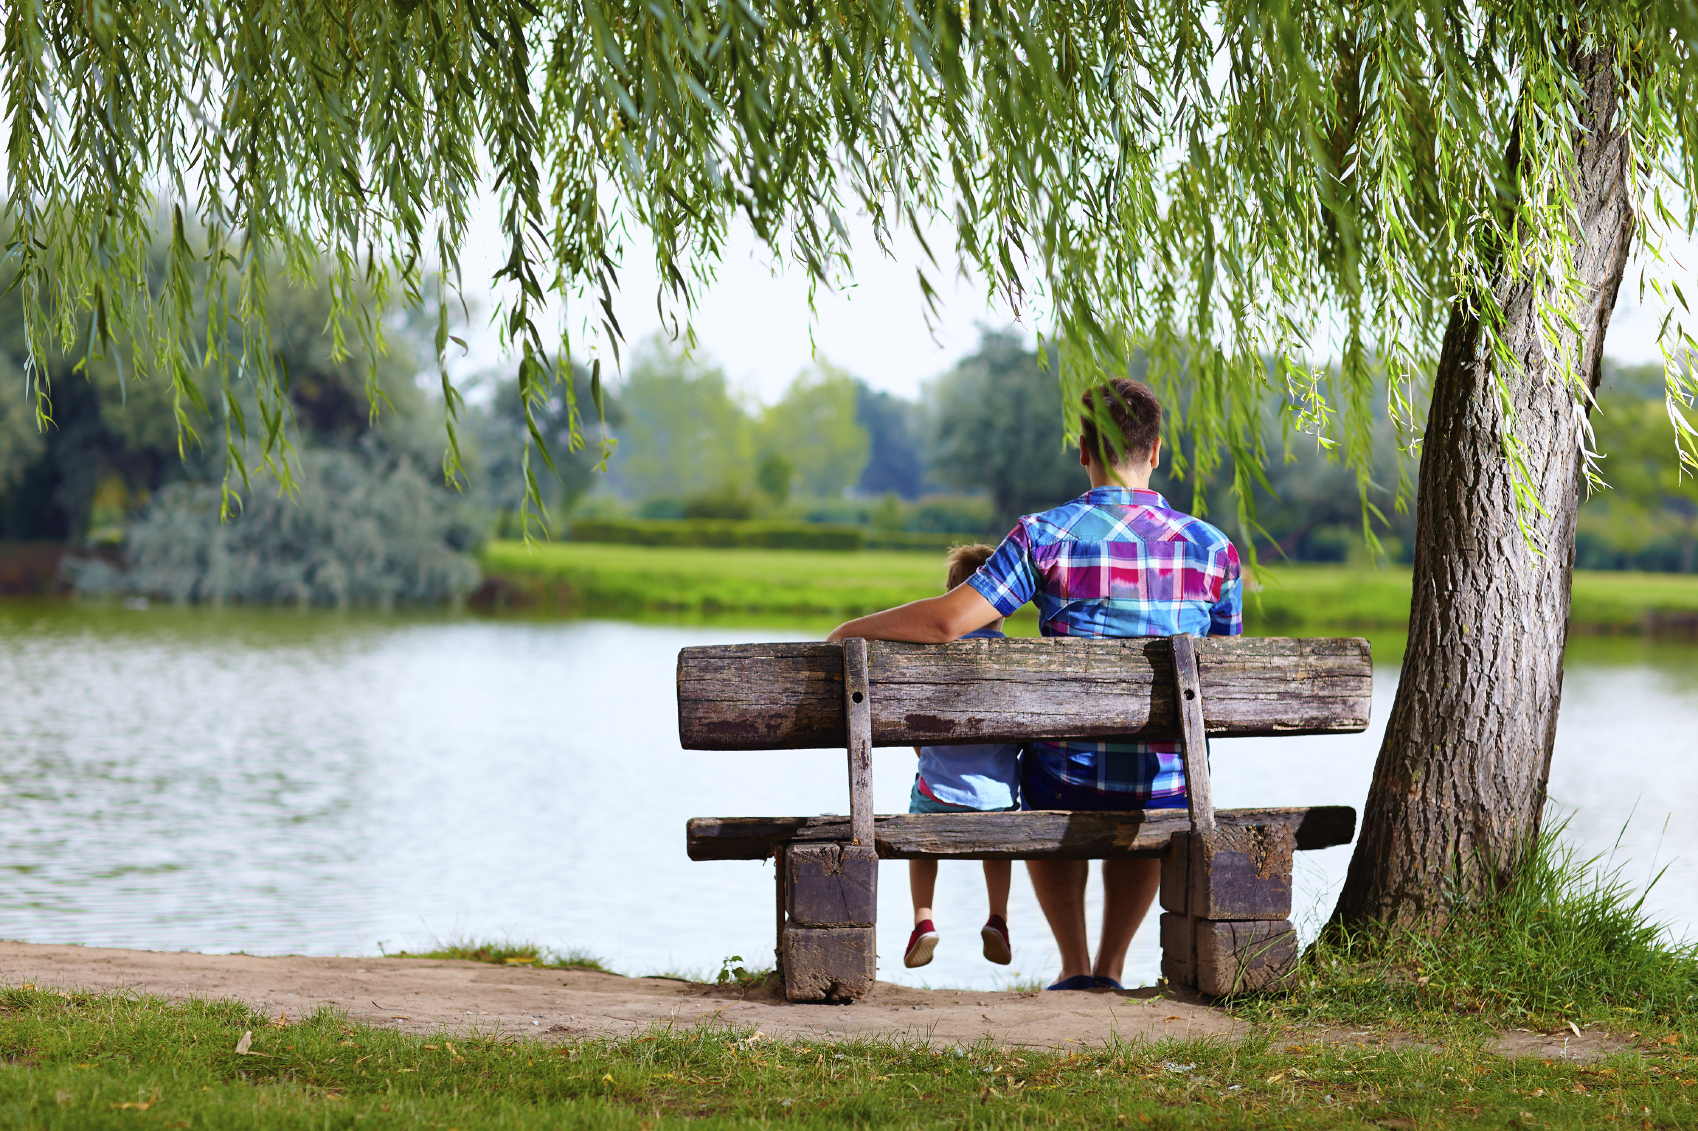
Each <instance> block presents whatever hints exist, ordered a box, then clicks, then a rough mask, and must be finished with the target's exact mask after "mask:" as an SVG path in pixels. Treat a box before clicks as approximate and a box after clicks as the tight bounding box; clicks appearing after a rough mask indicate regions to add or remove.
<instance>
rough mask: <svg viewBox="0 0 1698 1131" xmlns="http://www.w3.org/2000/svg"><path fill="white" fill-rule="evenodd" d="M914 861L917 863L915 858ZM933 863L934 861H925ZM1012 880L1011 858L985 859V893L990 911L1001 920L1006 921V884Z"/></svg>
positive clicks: (1012, 863)
mask: <svg viewBox="0 0 1698 1131" xmlns="http://www.w3.org/2000/svg"><path fill="white" fill-rule="evenodd" d="M914 863H916V864H918V863H919V861H918V860H916V861H914ZM926 863H928V864H930V863H934V861H930V860H928V861H926ZM1013 880H1014V862H1013V861H1012V860H986V861H985V894H987V895H989V896H990V913H991V914H992V915H1001V916H1002V919H1003V922H1007V921H1008V886H1009V884H1010V883H1012V882H1013Z"/></svg>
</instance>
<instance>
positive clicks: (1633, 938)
mask: <svg viewBox="0 0 1698 1131" xmlns="http://www.w3.org/2000/svg"><path fill="white" fill-rule="evenodd" d="M1562 832H1563V829H1562V826H1561V825H1558V826H1557V827H1556V828H1550V829H1546V830H1544V831H1543V832H1541V833H1540V835H1539V843H1538V845H1537V848H1536V850H1535V851H1534V852H1532V853H1529V854H1528V858H1527V862H1526V865H1525V867H1524V868H1523V869H1522V870H1521V871H1520V873H1519V874H1518V875H1517V877H1516V878H1515V880H1514V881H1513V882H1510V883H1507V884H1506V885H1505V886H1504V887H1503V888H1502V889H1501V890H1499V891H1496V892H1493V893H1488V894H1486V895H1483V896H1479V897H1475V898H1472V899H1470V900H1468V901H1466V902H1462V903H1459V904H1457V905H1456V906H1454V907H1453V908H1452V909H1451V914H1450V918H1449V919H1448V920H1447V921H1446V922H1445V923H1444V924H1443V925H1442V926H1440V927H1438V928H1436V929H1414V930H1404V929H1395V928H1380V927H1372V928H1369V929H1368V930H1367V931H1365V932H1363V933H1351V932H1350V931H1349V930H1347V929H1345V928H1339V927H1333V928H1330V931H1331V932H1332V933H1331V934H1330V935H1328V936H1326V937H1324V938H1323V940H1322V942H1320V943H1319V944H1317V945H1316V946H1315V947H1314V948H1313V949H1312V950H1311V952H1310V953H1309V954H1308V955H1307V956H1306V957H1305V959H1304V966H1303V968H1302V970H1301V972H1300V974H1299V976H1298V981H1297V986H1296V989H1295V992H1293V993H1292V994H1290V995H1289V996H1288V997H1269V998H1267V999H1265V1000H1264V1001H1262V1002H1261V1003H1260V1004H1259V1007H1258V1009H1257V1013H1258V1015H1260V1016H1263V1017H1264V1018H1266V1019H1269V1020H1279V1021H1282V1022H1297V1023H1302V1024H1315V1023H1345V1024H1349V1025H1352V1026H1355V1025H1364V1024H1370V1025H1371V1024H1382V1023H1385V1022H1387V1021H1396V1022H1398V1023H1409V1022H1421V1023H1426V1024H1428V1025H1438V1026H1441V1027H1442V1026H1449V1025H1452V1024H1454V1023H1456V1021H1457V1020H1458V1019H1462V1020H1464V1021H1467V1022H1472V1023H1474V1024H1476V1025H1478V1026H1480V1027H1483V1028H1485V1029H1487V1030H1495V1029H1501V1028H1511V1027H1520V1028H1528V1027H1532V1028H1546V1029H1550V1028H1561V1027H1562V1026H1563V1025H1564V1024H1566V1023H1575V1024H1576V1025H1577V1026H1581V1027H1584V1026H1590V1025H1599V1026H1608V1027H1610V1028H1617V1027H1632V1028H1634V1029H1639V1030H1645V1031H1648V1032H1654V1031H1659V1030H1667V1029H1670V1028H1681V1027H1683V1026H1688V1025H1691V1024H1693V1023H1694V1021H1695V1020H1698V942H1690V941H1688V942H1675V941H1672V940H1671V939H1670V938H1669V937H1668V934H1667V931H1666V930H1665V929H1664V928H1663V927H1661V926H1660V925H1659V924H1657V923H1654V922H1652V921H1650V920H1649V919H1648V918H1647V916H1646V913H1645V909H1644V894H1643V893H1642V892H1641V893H1635V892H1634V891H1633V890H1632V889H1631V888H1630V887H1629V885H1628V884H1627V883H1626V882H1625V881H1624V880H1623V879H1622V878H1621V868H1620V866H1616V867H1614V868H1611V867H1608V866H1606V865H1605V863H1604V861H1603V858H1602V857H1593V858H1591V859H1582V858H1581V857H1579V856H1578V855H1576V853H1575V851H1574V849H1573V848H1572V847H1571V846H1570V845H1567V844H1565V843H1564V842H1563V840H1562Z"/></svg>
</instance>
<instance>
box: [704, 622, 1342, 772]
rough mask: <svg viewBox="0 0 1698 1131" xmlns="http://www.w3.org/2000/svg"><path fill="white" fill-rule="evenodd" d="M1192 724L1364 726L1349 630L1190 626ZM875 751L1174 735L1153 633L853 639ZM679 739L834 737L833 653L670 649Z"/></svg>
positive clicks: (820, 649) (1256, 729)
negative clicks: (1194, 635) (1195, 698)
mask: <svg viewBox="0 0 1698 1131" xmlns="http://www.w3.org/2000/svg"><path fill="white" fill-rule="evenodd" d="M1196 650H1197V660H1198V669H1199V674H1200V679H1201V684H1202V694H1203V722H1204V728H1205V729H1206V730H1207V732H1208V733H1209V734H1210V735H1214V736H1217V737H1227V736H1234V737H1238V736H1251V735H1300V734H1348V733H1355V732H1358V731H1362V730H1365V729H1366V728H1367V726H1368V711H1369V705H1370V702H1371V699H1372V692H1373V665H1372V658H1371V655H1370V652H1369V648H1368V642H1367V641H1366V640H1363V639H1359V638H1327V637H1310V638H1301V639H1297V638H1287V637H1247V636H1234V637H1222V636H1211V637H1202V638H1200V639H1198V640H1197V641H1196ZM868 661H869V668H870V674H871V691H872V693H871V699H872V733H873V744H874V745H875V746H905V745H910V744H918V745H945V744H949V743H965V742H990V741H1022V740H1026V739H1034V738H1058V737H1073V738H1090V737H1111V736H1124V737H1131V738H1139V739H1145V740H1171V739H1176V738H1177V737H1178V736H1179V727H1178V720H1177V718H1176V712H1175V709H1174V690H1173V646H1172V644H1170V643H1169V641H1168V639H1167V638H1166V637H1135V638H1130V639H1081V638H1067V637H1049V638H1039V639H1009V640H958V641H955V642H953V643H950V644H929V645H928V644H897V643H891V642H888V641H871V642H869V643H868ZM678 736H679V741H680V742H681V743H682V744H683V746H684V747H685V749H689V750H777V749H819V748H830V747H842V746H844V745H845V744H846V741H847V736H846V732H845V723H844V708H843V650H842V648H841V646H840V645H836V644H816V643H788V644H734V645H721V646H712V647H699V648H685V649H683V650H682V651H680V652H679V654H678Z"/></svg>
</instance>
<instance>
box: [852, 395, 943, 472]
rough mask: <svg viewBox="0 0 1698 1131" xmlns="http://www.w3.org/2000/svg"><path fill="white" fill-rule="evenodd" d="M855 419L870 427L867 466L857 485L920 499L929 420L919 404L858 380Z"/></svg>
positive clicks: (866, 427) (927, 455) (868, 430)
mask: <svg viewBox="0 0 1698 1131" xmlns="http://www.w3.org/2000/svg"><path fill="white" fill-rule="evenodd" d="M857 388H858V395H857V399H856V401H855V419H856V420H857V421H858V422H860V425H861V427H862V428H865V429H866V430H867V440H868V445H869V446H868V449H867V466H866V468H865V469H864V470H863V471H862V472H861V482H860V483H859V484H858V485H857V486H859V487H860V489H861V490H862V491H864V492H866V493H867V494H869V495H882V494H884V493H885V492H887V491H894V492H895V493H896V494H898V495H900V496H901V497H902V498H904V499H917V498H919V497H920V495H921V494H922V493H923V492H924V491H925V484H926V466H927V464H928V462H929V459H930V457H929V453H928V452H927V451H926V441H927V440H928V438H929V437H927V436H926V434H925V433H926V428H925V423H924V421H923V420H922V419H921V416H920V411H919V406H918V405H916V404H914V403H913V402H912V401H908V400H904V399H903V398H901V397H899V396H897V395H896V394H894V393H890V392H886V391H885V390H883V389H874V388H872V387H870V386H869V385H868V384H867V383H866V382H865V381H861V382H859V383H858V386H857Z"/></svg>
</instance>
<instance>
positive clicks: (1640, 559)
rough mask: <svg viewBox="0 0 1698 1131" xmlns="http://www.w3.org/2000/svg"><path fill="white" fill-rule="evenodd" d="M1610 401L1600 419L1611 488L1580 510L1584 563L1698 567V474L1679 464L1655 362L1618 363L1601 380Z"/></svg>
mask: <svg viewBox="0 0 1698 1131" xmlns="http://www.w3.org/2000/svg"><path fill="white" fill-rule="evenodd" d="M1603 384H1604V386H1605V387H1606V388H1607V389H1609V391H1610V392H1611V393H1613V394H1614V395H1613V396H1610V397H1608V398H1607V399H1606V401H1605V403H1604V406H1603V408H1602V409H1601V410H1600V412H1599V413H1598V415H1597V417H1596V420H1595V423H1596V429H1597V437H1598V448H1599V450H1601V451H1604V452H1607V453H1609V454H1608V455H1607V456H1606V457H1605V458H1604V460H1603V472H1604V475H1605V477H1607V478H1608V479H1609V483H1610V489H1609V490H1608V491H1605V492H1601V493H1600V494H1598V495H1597V496H1595V497H1594V498H1593V499H1592V500H1591V501H1590V502H1589V503H1588V505H1587V506H1586V507H1585V508H1584V509H1582V510H1581V512H1580V517H1579V531H1580V534H1579V538H1580V545H1579V546H1578V547H1577V558H1578V559H1579V561H1578V564H1580V565H1582V566H1590V567H1591V568H1594V569H1596V568H1608V569H1631V568H1640V569H1662V570H1677V571H1679V572H1681V573H1691V572H1692V571H1693V570H1694V569H1695V568H1698V476H1695V475H1694V474H1693V473H1692V471H1691V470H1690V469H1687V468H1685V467H1682V466H1681V463H1680V460H1679V458H1678V456H1677V453H1678V448H1677V447H1676V435H1675V426H1674V422H1673V421H1672V420H1671V419H1670V418H1669V412H1668V406H1667V405H1666V404H1664V403H1663V398H1662V396H1661V395H1660V393H1661V385H1662V372H1661V370H1659V369H1656V368H1654V367H1644V368H1639V367H1635V368H1631V369H1618V370H1615V371H1614V372H1613V373H1606V375H1605V377H1604V381H1603Z"/></svg>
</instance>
